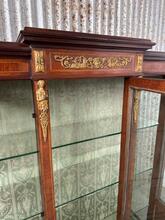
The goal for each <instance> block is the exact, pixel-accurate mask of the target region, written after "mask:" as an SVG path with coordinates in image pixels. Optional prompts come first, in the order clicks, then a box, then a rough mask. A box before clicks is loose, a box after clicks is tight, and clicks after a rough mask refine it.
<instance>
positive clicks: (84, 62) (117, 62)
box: [54, 55, 132, 69]
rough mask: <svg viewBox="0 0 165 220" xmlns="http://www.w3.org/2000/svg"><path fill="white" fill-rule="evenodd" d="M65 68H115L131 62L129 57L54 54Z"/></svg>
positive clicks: (123, 66) (126, 65)
mask: <svg viewBox="0 0 165 220" xmlns="http://www.w3.org/2000/svg"><path fill="white" fill-rule="evenodd" d="M54 59H55V61H57V62H60V63H61V66H62V67H63V68H65V69H115V68H125V67H128V65H129V64H130V63H131V62H132V59H131V57H117V56H116V57H115V56H114V57H85V56H57V55H55V56H54Z"/></svg>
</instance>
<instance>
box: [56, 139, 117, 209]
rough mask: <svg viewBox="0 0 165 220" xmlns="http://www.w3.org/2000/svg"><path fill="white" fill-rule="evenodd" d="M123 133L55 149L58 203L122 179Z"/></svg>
mask: <svg viewBox="0 0 165 220" xmlns="http://www.w3.org/2000/svg"><path fill="white" fill-rule="evenodd" d="M119 150H120V135H114V136H110V137H106V138H101V139H97V140H92V141H87V142H84V143H79V144H74V145H70V146H66V147H60V148H57V149H54V150H53V156H54V160H53V163H54V174H55V175H54V182H55V189H56V192H55V197H56V206H58V205H62V204H64V203H66V202H69V201H71V200H73V199H76V198H78V197H80V196H83V195H86V194H88V193H91V192H93V191H95V190H98V189H101V188H103V187H105V186H108V185H111V184H114V183H115V182H117V181H118V172H119Z"/></svg>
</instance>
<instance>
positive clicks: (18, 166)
mask: <svg viewBox="0 0 165 220" xmlns="http://www.w3.org/2000/svg"><path fill="white" fill-rule="evenodd" d="M41 211H42V208H41V196H40V183H39V174H38V163H37V155H36V154H34V155H29V156H24V157H19V158H15V159H9V160H3V161H0V219H3V220H9V219H10V220H16V219H18V220H22V219H25V218H27V217H30V216H32V215H34V214H37V213H40V212H41Z"/></svg>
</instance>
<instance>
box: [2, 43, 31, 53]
mask: <svg viewBox="0 0 165 220" xmlns="http://www.w3.org/2000/svg"><path fill="white" fill-rule="evenodd" d="M1 56H7V57H8V56H16V57H20V56H21V57H30V56H31V49H30V47H29V45H26V44H24V43H15V42H0V57H1Z"/></svg>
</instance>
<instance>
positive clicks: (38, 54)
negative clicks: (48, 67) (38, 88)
mask: <svg viewBox="0 0 165 220" xmlns="http://www.w3.org/2000/svg"><path fill="white" fill-rule="evenodd" d="M34 65H35V67H34V68H35V70H34V71H35V72H36V73H38V72H44V52H43V51H42V50H40V51H38V50H35V51H34Z"/></svg>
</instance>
